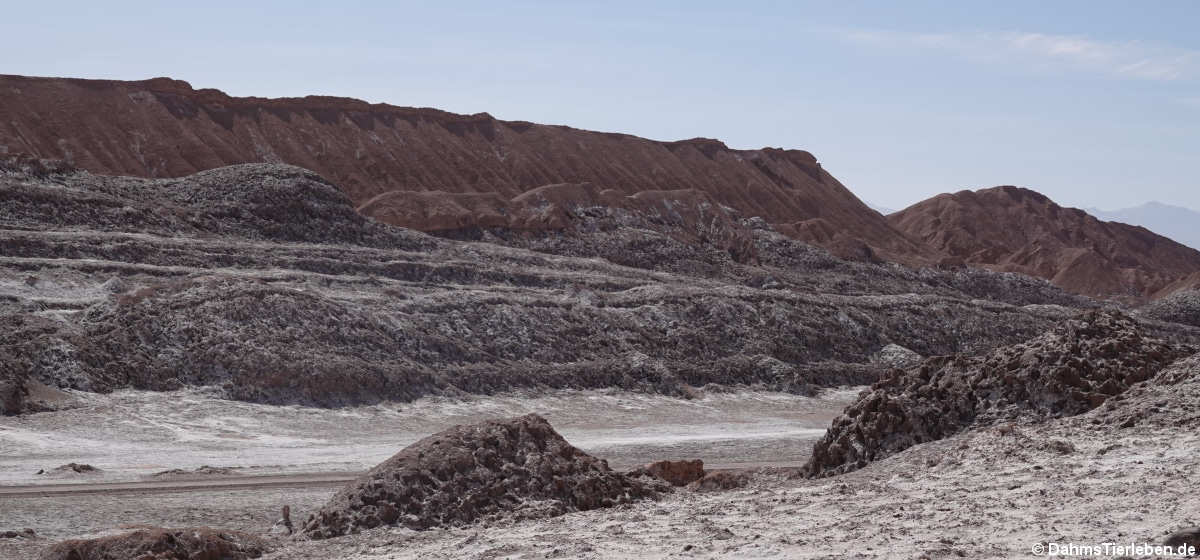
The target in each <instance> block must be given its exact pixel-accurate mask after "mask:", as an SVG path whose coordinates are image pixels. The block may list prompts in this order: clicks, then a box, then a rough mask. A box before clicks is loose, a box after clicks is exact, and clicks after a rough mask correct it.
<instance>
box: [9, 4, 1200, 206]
mask: <svg viewBox="0 0 1200 560" xmlns="http://www.w3.org/2000/svg"><path fill="white" fill-rule="evenodd" d="M7 4H8V5H6V6H5V7H4V17H3V18H2V19H0V73H13V74H26V75H42V76H73V77H87V78H116V79H142V78H149V77H154V76H171V77H175V78H180V79H184V80H187V81H189V82H191V83H192V85H193V86H194V87H197V88H200V87H214V88H218V89H221V90H224V91H226V92H227V93H230V94H233V95H258V96H266V97H277V96H296V95H306V94H328V95H344V96H351V97H358V98H361V99H366V100H368V101H374V102H388V103H392V104H396V105H413V106H431V107H439V108H442V109H446V110H450V111H456V112H466V113H472V112H479V111H487V112H489V113H491V114H493V115H495V116H497V117H499V118H504V119H520V120H530V121H536V122H543V123H553V124H566V125H570V126H575V127H579V128H587V129H595V130H605V131H619V132H627V133H632V134H637V135H641V136H646V137H649V138H654V139H660V140H675V139H682V138H690V137H695V136H707V137H716V138H720V139H721V140H724V141H725V142H726V143H727V144H729V145H730V146H733V147H738V148H757V147H762V146H779V147H788V148H802V149H807V150H810V151H812V152H813V153H814V154H816V156H817V157H818V158H819V159H820V160H821V161H822V162H823V163H824V165H825V166H826V167H827V168H828V169H829V170H830V171H832V172H833V173H834V174H835V175H836V176H838V177H839V178H840V179H842V181H843V182H844V183H846V185H847V186H849V187H850V188H851V189H852V190H854V191H855V193H857V194H858V195H859V196H860V197H861V198H863V199H864V200H867V201H870V202H873V203H876V204H880V205H883V206H888V207H892V208H902V207H904V206H906V205H908V204H910V203H912V202H915V201H918V200H920V199H923V198H926V197H928V196H930V195H933V194H936V193H939V192H945V191H954V190H959V189H963V188H980V187H987V186H993V185H998V184H1017V185H1022V186H1027V187H1030V188H1034V189H1037V190H1039V191H1042V192H1044V193H1046V194H1047V195H1049V196H1051V197H1052V198H1054V199H1056V200H1058V201H1059V202H1061V203H1063V204H1066V205H1071V206H1081V207H1085V206H1095V207H1100V208H1117V207H1124V206H1132V205H1136V204H1139V203H1141V202H1144V201H1147V200H1159V201H1163V202H1167V203H1170V204H1176V205H1180V206H1187V207H1191V208H1200V179H1197V176H1198V175H1197V169H1196V167H1197V163H1198V162H1200V31H1198V29H1200V2H1194V1H1181V2H1155V1H1146V2H1133V1H1130V2H1100V1H1086V2H1078V1H1037V2H1012V1H1010V2H1004V3H1000V2H965V1H964V2H905V3H900V2H880V3H875V2H822V3H801V2H774V3H772V2H746V3H737V2H712V3H708V2H695V1H693V2H659V3H647V2H606V3H600V2H587V3H582V2H581V3H566V2H489V3H457V2H437V3H429V4H417V3H400V2H340V3H337V4H334V3H328V4H325V5H324V6H323V7H321V6H320V5H318V4H316V3H308V2H300V1H291V2H256V1H242V2H220V1H210V2H191V3H181V2H144V3H137V2H111V3H110V2H79V3H70V2H41V3H38V2H21V3H16V2H9V3H7ZM1001 4H1003V5H1002V6H1001Z"/></svg>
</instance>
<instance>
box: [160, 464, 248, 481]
mask: <svg viewBox="0 0 1200 560" xmlns="http://www.w3.org/2000/svg"><path fill="white" fill-rule="evenodd" d="M236 470H237V469H236V468H234V467H212V466H209V465H203V466H199V467H196V468H194V469H191V470H188V469H169V470H165V471H159V472H156V473H154V474H152V475H150V476H153V477H155V478H164V477H180V476H197V475H204V476H210V475H211V476H224V475H231V474H235V471H236Z"/></svg>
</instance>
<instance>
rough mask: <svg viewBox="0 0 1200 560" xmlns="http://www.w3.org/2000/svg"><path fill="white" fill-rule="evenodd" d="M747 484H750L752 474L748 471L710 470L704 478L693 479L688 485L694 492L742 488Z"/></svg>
mask: <svg viewBox="0 0 1200 560" xmlns="http://www.w3.org/2000/svg"><path fill="white" fill-rule="evenodd" d="M747 484H750V475H748V474H746V473H735V472H729V471H716V472H710V473H708V474H706V475H704V477H703V478H700V479H699V480H696V481H693V482H692V483H690V484H688V485H687V488H688V490H691V491H693V492H719V491H721V490H734V489H737V488H742V487H744V486H746V485H747Z"/></svg>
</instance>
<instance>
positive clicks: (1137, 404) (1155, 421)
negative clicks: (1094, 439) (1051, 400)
mask: <svg viewBox="0 0 1200 560" xmlns="http://www.w3.org/2000/svg"><path fill="white" fill-rule="evenodd" d="M1088 416H1090V418H1089V420H1090V421H1091V422H1093V423H1096V424H1103V425H1107V426H1113V427H1117V428H1128V427H1130V426H1138V425H1155V426H1168V427H1173V428H1191V429H1196V428H1197V427H1200V354H1193V355H1192V356H1190V357H1188V358H1184V359H1182V360H1179V361H1178V362H1175V363H1173V364H1171V365H1170V366H1169V367H1166V368H1164V369H1163V370H1162V371H1160V372H1159V373H1158V374H1157V375H1155V376H1154V377H1153V378H1151V379H1150V380H1148V381H1146V382H1145V383H1141V384H1138V385H1136V386H1134V387H1133V388H1131V389H1129V390H1128V391H1126V392H1124V393H1122V394H1120V395H1117V396H1115V397H1113V398H1111V399H1108V400H1107V401H1105V402H1104V405H1103V406H1101V407H1100V408H1098V409H1096V410H1094V411H1092V413H1091V414H1089V415H1088Z"/></svg>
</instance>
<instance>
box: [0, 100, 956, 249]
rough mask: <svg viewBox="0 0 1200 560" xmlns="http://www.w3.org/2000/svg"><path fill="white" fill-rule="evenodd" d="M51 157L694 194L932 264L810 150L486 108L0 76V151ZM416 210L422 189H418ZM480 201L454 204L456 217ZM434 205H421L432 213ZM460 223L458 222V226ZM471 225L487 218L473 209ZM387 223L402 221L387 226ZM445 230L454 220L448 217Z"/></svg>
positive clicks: (163, 169)
mask: <svg viewBox="0 0 1200 560" xmlns="http://www.w3.org/2000/svg"><path fill="white" fill-rule="evenodd" d="M5 152H8V153H23V154H30V155H33V156H37V157H42V158H58V159H65V160H67V161H69V162H71V163H73V164H75V165H76V166H78V167H81V168H83V169H87V170H89V171H93V172H98V173H106V174H122V175H135V176H143V177H177V176H183V175H187V174H189V173H193V172H196V171H200V170H205V169H211V168H215V167H219V166H222V165H229V164H235V163H246V162H284V163H290V164H293V165H298V166H301V167H304V168H307V169H311V170H313V171H316V172H317V173H318V174H320V175H321V176H323V177H325V178H327V179H329V180H330V181H332V182H333V183H334V184H337V185H339V186H340V187H341V188H342V189H343V190H344V191H346V192H347V194H349V195H350V198H351V199H352V200H353V201H354V203H355V204H356V205H363V204H366V203H367V202H368V201H372V205H371V208H372V209H374V211H375V214H374V215H376V216H381V217H385V216H404V215H407V214H409V213H408V212H404V211H389V210H387V208H386V207H387V206H388V205H397V204H398V205H403V204H406V203H407V202H406V198H407V197H406V196H404V195H403V194H396V195H393V196H389V197H384V198H377V197H379V195H383V194H385V193H389V192H391V191H401V193H403V192H409V193H413V192H416V193H421V192H434V191H441V192H445V193H450V194H463V193H495V194H496V195H499V197H501V198H499V199H497V200H508V199H512V198H515V197H517V196H519V195H520V194H522V193H524V192H525V191H528V190H530V189H533V188H537V187H540V186H543V185H551V184H561V183H591V184H593V185H595V187H596V188H598V189H601V190H604V189H613V190H615V191H616V192H618V193H621V194H624V195H633V194H636V193H639V192H643V191H679V190H694V191H698V192H701V193H705V194H707V195H708V196H709V197H711V198H712V200H714V201H715V202H717V203H719V204H722V205H725V206H728V207H731V208H733V209H736V210H737V211H739V212H740V213H741V214H743V215H744V216H746V217H750V216H761V217H763V218H764V219H765V220H767V221H768V222H770V223H773V224H776V225H777V229H779V230H780V231H783V232H785V233H787V234H788V235H791V236H793V237H796V238H798V239H802V240H806V241H810V242H813V243H816V244H820V245H822V246H825V247H829V248H832V249H834V250H835V251H837V252H839V253H841V254H848V253H854V254H859V255H861V254H864V253H866V254H870V252H871V251H867V250H866V249H867V248H870V249H873V250H874V252H875V253H878V254H879V255H880V256H882V257H884V258H888V259H892V260H899V261H904V262H920V261H927V260H931V259H933V258H936V257H935V256H934V255H932V254H931V252H930V251H929V250H928V249H927V248H925V247H923V246H921V245H920V244H918V243H914V242H912V240H910V239H908V238H906V237H905V236H904V235H902V234H900V233H898V232H897V231H896V230H895V229H894V228H892V227H891V226H890V225H889V224H888V223H887V221H886V220H884V219H883V218H882V217H881V216H880V215H879V214H877V213H875V212H874V211H872V210H871V209H869V208H868V207H867V206H866V205H864V204H863V203H862V202H861V201H859V200H858V199H857V198H855V196H854V195H853V194H851V193H850V191H849V190H847V189H846V188H845V187H844V186H842V184H841V183H839V182H838V181H837V179H835V178H834V177H833V176H832V175H830V174H829V173H828V172H826V171H825V170H824V169H822V168H821V165H820V164H819V163H817V160H816V158H814V157H813V156H812V154H810V153H808V152H805V151H799V150H780V149H769V148H768V149H762V150H733V149H730V148H728V147H726V146H725V145H724V144H722V143H721V142H719V141H717V140H709V139H699V138H698V139H693V140H684V141H679V142H658V141H652V140H646V139H643V138H638V137H635V136H629V135H624V134H610V133H599V132H589V131H584V130H577V129H572V128H568V127H563V126H547V125H539V124H532V123H528V122H518V121H501V120H497V119H494V118H492V117H491V116H490V115H488V114H486V113H479V114H475V115H457V114H453V113H447V112H444V111H439V110H435V109H414V108H405V107H395V106H391V105H382V104H368V103H366V102H363V101H358V100H354V99H345V98H333V97H311V96H310V97H305V98H291V99H263V98H256V97H247V98H235V97H230V96H228V95H225V94H224V93H222V92H220V91H217V90H214V89H199V90H195V89H192V87H191V86H190V85H189V84H187V83H186V82H183V81H178V80H172V79H169V78H155V79H152V80H145V81H132V82H122V81H108V80H78V79H64V78H29V77H21V76H0V153H5ZM419 198H420V203H421V204H422V205H424V206H430V201H429V195H419ZM488 200H491V199H489V198H487V197H484V198H482V199H481V198H475V197H466V198H462V197H457V198H454V199H453V200H449V201H447V202H446V203H445V205H446V206H447V207H454V209H455V212H458V211H459V209H470V208H472V207H477V206H479V205H480V204H483V206H485V207H488V208H490V207H493V206H494V205H493V204H492V203H491V202H485V201H488ZM436 205H437V204H434V206H436ZM472 216H473V214H470V213H467V217H468V218H470V217H472ZM483 219H484V221H485V222H487V221H489V220H490V221H495V216H492V215H490V214H486V213H485V214H484V215H483ZM396 224H397V225H410V224H406V223H403V222H396ZM454 225H455V226H456V227H461V226H463V225H464V224H462V223H460V222H456V223H455V224H454Z"/></svg>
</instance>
